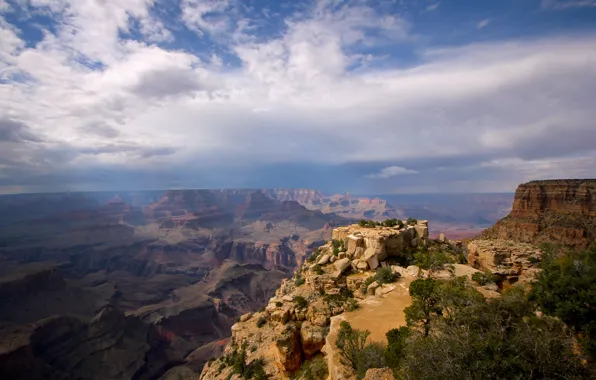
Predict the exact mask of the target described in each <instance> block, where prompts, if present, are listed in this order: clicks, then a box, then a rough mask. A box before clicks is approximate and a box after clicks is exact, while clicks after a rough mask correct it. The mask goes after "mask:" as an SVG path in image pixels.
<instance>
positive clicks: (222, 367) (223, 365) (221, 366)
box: [217, 363, 226, 372]
mask: <svg viewBox="0 0 596 380" xmlns="http://www.w3.org/2000/svg"><path fill="white" fill-rule="evenodd" d="M224 369H226V363H221V364H220V365H219V368H217V370H218V371H219V372H221V371H223V370H224Z"/></svg>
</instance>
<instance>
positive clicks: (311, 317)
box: [306, 301, 331, 327]
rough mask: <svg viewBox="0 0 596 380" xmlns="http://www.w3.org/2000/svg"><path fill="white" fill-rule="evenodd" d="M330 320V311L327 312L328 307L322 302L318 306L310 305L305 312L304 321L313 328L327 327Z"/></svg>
mask: <svg viewBox="0 0 596 380" xmlns="http://www.w3.org/2000/svg"><path fill="white" fill-rule="evenodd" d="M330 318H331V311H330V310H329V306H328V305H326V304H324V302H323V301H321V302H320V303H319V304H313V305H310V306H309V307H308V310H307V311H306V319H308V321H309V322H311V323H312V324H313V325H315V326H321V327H325V326H327V325H328V324H329V319H330Z"/></svg>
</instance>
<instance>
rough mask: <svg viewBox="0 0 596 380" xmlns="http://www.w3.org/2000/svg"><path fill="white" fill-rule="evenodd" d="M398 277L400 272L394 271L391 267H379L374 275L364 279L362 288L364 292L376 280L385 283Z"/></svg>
mask: <svg viewBox="0 0 596 380" xmlns="http://www.w3.org/2000/svg"><path fill="white" fill-rule="evenodd" d="M398 278H399V273H393V270H391V268H389V267H381V268H378V269H377V272H376V273H375V275H374V276H370V277H368V278H367V279H366V280H364V282H363V283H362V286H361V288H360V289H361V290H362V292H366V289H367V288H368V286H369V285H370V284H372V283H373V282H375V281H376V282H377V284H379V285H383V284H389V283H392V282H394V281H395V280H397V279H398Z"/></svg>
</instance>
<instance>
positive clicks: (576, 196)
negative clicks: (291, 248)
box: [164, 180, 596, 380]
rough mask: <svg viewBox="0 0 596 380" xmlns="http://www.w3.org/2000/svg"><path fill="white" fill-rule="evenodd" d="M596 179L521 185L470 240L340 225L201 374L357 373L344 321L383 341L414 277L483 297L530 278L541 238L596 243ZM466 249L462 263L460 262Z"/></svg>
mask: <svg viewBox="0 0 596 380" xmlns="http://www.w3.org/2000/svg"><path fill="white" fill-rule="evenodd" d="M594 183H595V181H592V180H581V181H580V180H577V181H576V180H558V181H533V182H530V183H527V184H521V185H520V186H519V187H518V189H517V191H516V194H515V201H514V203H513V208H512V210H511V213H510V214H509V215H508V216H506V217H505V218H503V219H502V220H500V221H498V222H497V223H496V224H495V226H494V227H491V228H489V229H488V230H486V231H484V232H482V233H481V234H479V235H478V236H476V237H474V238H473V239H470V240H469V241H466V242H461V241H457V240H454V239H449V238H448V237H447V236H445V235H444V234H441V235H440V236H439V237H438V238H437V239H432V238H430V237H429V223H428V221H425V220H422V221H420V220H412V221H411V222H410V223H408V224H406V225H403V224H402V225H396V226H393V227H387V226H382V225H377V226H372V225H368V224H360V225H358V224H354V225H349V226H342V227H337V228H335V229H334V230H333V233H332V241H331V242H329V243H326V244H323V245H321V246H320V247H318V248H317V249H315V250H314V251H313V253H312V255H311V256H310V257H309V258H308V260H307V261H306V262H305V263H304V264H303V265H302V266H301V267H300V268H299V269H298V270H296V271H295V273H294V276H293V277H292V278H291V279H284V280H283V282H282V284H281V286H280V287H279V288H278V289H277V291H276V293H275V295H274V296H273V297H272V298H271V299H270V300H269V303H268V305H267V307H266V308H265V309H264V310H261V311H259V312H256V313H247V314H245V315H244V316H242V318H241V319H240V320H239V321H238V322H237V323H236V324H234V325H233V326H232V338H231V340H230V342H228V344H227V345H226V347H225V349H224V350H223V355H222V356H221V357H220V358H219V359H216V360H212V361H210V362H209V363H207V364H206V365H205V367H204V368H203V371H202V374H201V377H200V379H201V380H219V379H240V378H242V376H240V375H238V374H237V373H238V372H237V368H236V366H235V365H234V366H232V364H233V363H236V362H237V358H238V355H240V357H241V358H242V361H243V366H244V365H246V366H247V367H250V366H256V367H258V368H260V370H262V371H263V373H264V374H266V377H267V378H275V379H290V378H295V376H297V377H296V378H300V379H302V378H309V377H301V376H304V373H303V372H298V371H299V370H300V371H304V370H305V368H311V367H310V366H314V365H315V364H312V363H315V362H316V363H317V364H316V366H317V368H319V369H320V368H323V367H324V368H326V371H327V373H326V374H325V375H320V376H321V377H320V378H327V379H330V380H339V379H355V378H356V374H355V372H354V369H353V368H351V367H349V366H348V365H347V364H346V362H345V361H343V360H342V359H341V354H340V351H338V350H339V348H338V346H337V345H336V344H335V342H336V340H337V339H338V336H339V335H338V334H339V331H340V329H341V323H342V322H344V321H345V322H349V323H350V326H352V327H353V328H357V329H361V330H364V329H366V330H369V333H370V336H369V337H370V341H373V342H374V341H377V342H383V341H384V340H385V339H384V338H385V337H384V334H385V333H386V332H387V331H388V330H389V329H392V328H398V327H400V326H404V325H405V324H406V319H405V317H404V308H406V307H408V306H409V305H410V304H411V303H412V298H411V296H410V293H409V292H408V289H409V285H410V283H411V282H412V281H413V280H415V279H427V278H433V279H436V280H439V281H447V282H448V281H451V280H453V279H455V278H456V277H459V276H462V277H463V278H464V280H465V282H466V283H467V284H468V286H472V287H474V288H476V290H477V291H478V292H479V293H480V294H481V295H482V296H484V297H485V298H488V299H490V298H494V297H500V295H501V292H502V291H503V290H504V289H506V288H508V287H511V286H513V285H514V284H516V283H520V284H524V283H525V284H526V285H527V284H528V283H529V281H531V280H532V279H533V277H534V276H535V275H536V274H537V273H538V271H539V270H540V269H539V262H540V258H541V255H542V251H541V249H540V248H539V245H540V244H541V243H550V244H554V245H556V246H557V247H559V248H560V249H570V250H574V249H581V248H585V247H586V246H587V245H589V244H592V243H594V230H593V228H592V226H593V219H592V218H593V216H594V214H593V210H594V206H595V205H596V204H595V203H596V198H593V195H594V194H595V192H594V187H593V186H594ZM524 228H525V230H524ZM552 231H558V232H557V233H553V232H552ZM415 252H444V253H445V254H446V255H447V256H448V257H449V256H450V257H451V264H442V265H441V266H440V267H438V268H434V269H432V267H431V268H430V269H428V270H423V269H421V268H419V267H417V266H415V265H411V264H412V262H413V261H414V260H413V254H414V253H415ZM462 256H463V257H465V259H466V260H467V263H465V264H463V263H457V260H459V259H460V258H461V257H462ZM379 268H384V269H386V270H390V272H391V273H392V274H393V276H394V277H396V278H397V280H394V281H392V282H391V283H377V282H378V281H380V280H379V277H378V275H379V272H378V271H376V272H375V270H376V269H379ZM478 276H480V277H483V278H485V280H484V281H480V280H478V278H479V277H478ZM371 280H374V281H371ZM255 363H256V364H255ZM321 363H323V364H321ZM186 371H187V370H186V369H185V366H180V367H175V368H172V369H171V370H170V371H169V372H168V373H167V374H166V375H165V376H164V379H167V380H170V379H176V378H181V377H179V376H182V375H183V374H185V373H188V372H186ZM256 378H261V377H256ZM358 378H362V377H358ZM378 378H383V379H393V378H394V377H393V374H392V373H391V371H389V370H388V369H385V370H384V369H369V370H368V371H367V372H366V376H364V379H365V380H366V379H368V380H372V379H378Z"/></svg>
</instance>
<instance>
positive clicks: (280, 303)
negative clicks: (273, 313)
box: [275, 301, 284, 307]
mask: <svg viewBox="0 0 596 380" xmlns="http://www.w3.org/2000/svg"><path fill="white" fill-rule="evenodd" d="M283 305H284V304H283V302H281V301H275V306H277V307H282V306H283Z"/></svg>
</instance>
